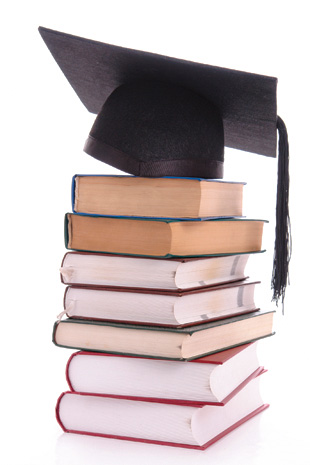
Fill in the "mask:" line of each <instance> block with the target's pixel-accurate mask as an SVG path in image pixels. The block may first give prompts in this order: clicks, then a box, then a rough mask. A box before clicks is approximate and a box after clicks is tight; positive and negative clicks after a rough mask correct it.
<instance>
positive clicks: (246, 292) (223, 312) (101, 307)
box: [59, 280, 258, 327]
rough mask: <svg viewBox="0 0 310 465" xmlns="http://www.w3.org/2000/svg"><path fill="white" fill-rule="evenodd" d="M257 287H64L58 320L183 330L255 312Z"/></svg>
mask: <svg viewBox="0 0 310 465" xmlns="http://www.w3.org/2000/svg"><path fill="white" fill-rule="evenodd" d="M257 284H258V282H252V281H249V280H245V281H238V282H235V283H231V284H225V285H221V286H215V287H207V288H206V287H201V288H199V289H194V290H187V291H182V292H178V291H167V290H164V289H162V290H158V289H156V290H154V289H152V290H146V289H143V290H136V289H130V288H123V289H119V288H115V289H113V288H111V287H110V288H106V289H104V288H86V287H79V286H67V287H66V290H65V295H64V311H63V312H62V313H61V314H60V315H59V317H62V316H63V315H64V314H66V315H67V316H68V317H71V318H83V319H85V318H86V319H91V320H104V321H122V322H123V323H125V322H126V323H136V324H139V323H142V324H151V325H153V324H155V325H163V326H172V327H182V326H187V325H191V324H198V323H202V322H205V321H211V320H217V319H220V318H227V317H229V316H234V315H240V314H242V313H248V312H252V311H254V310H257V307H256V305H255V302H254V291H255V287H256V285H257Z"/></svg>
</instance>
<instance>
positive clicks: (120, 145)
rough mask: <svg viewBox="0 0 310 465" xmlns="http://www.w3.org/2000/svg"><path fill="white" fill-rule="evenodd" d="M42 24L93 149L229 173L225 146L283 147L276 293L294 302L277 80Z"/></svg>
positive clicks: (137, 168) (173, 172) (146, 165)
mask: <svg viewBox="0 0 310 465" xmlns="http://www.w3.org/2000/svg"><path fill="white" fill-rule="evenodd" d="M39 32H40V34H41V36H42V38H43V40H44V42H45V43H46V45H47V47H48V48H49V50H50V52H51V53H52V55H53V57H54V58H55V60H56V62H57V63H58V65H59V67H60V68H61V70H62V72H63V73H64V75H65V76H66V78H67V79H68V81H69V83H70V84H71V86H72V87H73V89H74V90H75V92H76V94H77V95H78V97H79V98H80V100H81V101H82V103H83V104H84V105H85V107H86V108H87V110H88V111H90V112H92V113H95V114H97V117H96V119H95V122H94V124H93V127H92V128H91V130H90V133H89V136H88V138H87V140H86V143H85V147H84V150H85V152H86V153H88V154H89V155H91V156H93V157H95V158H96V159H98V160H100V161H103V162H105V163H108V164H110V165H112V166H114V167H116V168H118V169H120V170H122V171H125V172H127V173H130V174H134V175H136V176H184V177H201V178H207V179H208V178H209V179H210V178H217V179H220V178H222V177H223V162H224V146H227V147H232V148H235V149H239V150H244V151H247V152H252V153H257V154H261V155H265V156H268V157H276V156H277V140H278V186H277V206H276V239H275V251H274V269H273V276H272V288H273V300H275V301H276V302H277V303H278V300H279V298H280V297H282V303H283V301H284V296H285V289H286V285H287V281H288V265H289V260H290V249H291V243H290V220H289V209H288V198H289V173H288V165H289V148H288V137H287V131H286V127H285V124H284V122H283V121H282V119H281V118H280V117H279V116H277V104H276V87H277V79H276V78H274V77H270V76H262V75H258V74H253V73H246V72H242V71H236V70H231V69H226V68H220V67H215V66H210V65H205V64H200V63H194V62H190V61H185V60H180V59H176V58H171V57H166V56H162V55H158V54H153V53H147V52H144V51H139V50H132V49H127V48H123V47H118V46H114V45H110V44H105V43H101V42H97V41H93V40H89V39H84V38H81V37H77V36H73V35H70V34H65V33H62V32H58V31H54V30H50V29H46V28H43V27H40V28H39Z"/></svg>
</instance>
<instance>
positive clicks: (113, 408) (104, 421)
mask: <svg viewBox="0 0 310 465" xmlns="http://www.w3.org/2000/svg"><path fill="white" fill-rule="evenodd" d="M259 381H260V376H257V377H256V378H255V379H252V380H251V381H250V382H249V383H248V384H247V385H246V386H245V387H244V388H243V389H241V390H240V391H239V392H238V393H237V394H236V395H235V396H233V397H232V398H231V399H230V400H229V402H227V403H226V404H225V405H224V406H217V405H205V406H204V407H201V406H199V405H197V406H194V405H191V406H188V405H187V406H185V405H175V404H163V403H155V402H147V401H136V400H130V399H116V398H113V397H105V396H102V395H96V394H88V393H81V392H80V393H75V392H64V393H62V394H61V396H60V397H59V399H58V402H57V405H56V417H57V420H58V422H59V424H60V426H61V427H62V429H63V430H64V431H65V432H68V433H77V434H86V435H91V436H101V437H108V438H114V439H126V440H131V441H142V442H148V443H155V444H162V445H167V446H175V447H177V446H178V447H187V448H193V449H200V450H203V449H206V448H207V447H208V446H210V445H211V444H213V443H214V442H215V441H217V440H218V439H220V438H222V437H223V436H225V435H226V434H228V433H229V432H230V431H232V430H233V429H235V428H237V427H238V426H239V425H241V424H242V423H244V422H245V421H247V420H249V419H250V418H252V417H253V416H255V415H256V414H258V413H260V412H261V411H263V410H264V409H266V408H267V407H268V405H267V404H264V403H263V401H262V398H261V395H260V392H259Z"/></svg>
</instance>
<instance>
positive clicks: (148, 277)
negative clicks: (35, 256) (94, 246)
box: [60, 252, 249, 291]
mask: <svg viewBox="0 0 310 465" xmlns="http://www.w3.org/2000/svg"><path fill="white" fill-rule="evenodd" d="M248 259H249V255H248V254H241V255H225V256H224V255H223V256H220V257H197V258H169V259H162V258H156V257H152V258H145V257H130V256H125V255H110V254H103V253H87V252H67V253H66V254H65V256H64V257H63V260H62V264H61V268H60V275H61V280H62V282H63V283H64V284H70V285H79V286H86V287H89V286H95V287H100V286H105V287H106V286H111V287H131V288H137V289H145V288H146V289H167V290H169V289H171V290H176V291H177V290H180V291H181V290H185V289H194V288H199V287H202V286H214V285H217V284H223V283H228V282H232V281H238V280H241V279H244V278H245V277H246V275H245V267H246V264H247V262H248Z"/></svg>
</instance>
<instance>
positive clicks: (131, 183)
mask: <svg viewBox="0 0 310 465" xmlns="http://www.w3.org/2000/svg"><path fill="white" fill-rule="evenodd" d="M243 186H244V183H233V182H224V181H214V180H206V179H198V178H197V179H195V178H173V177H172V178H168V177H162V178H143V177H136V176H103V175H92V176H91V175H76V176H74V177H73V181H72V210H73V212H75V213H90V214H95V215H108V216H136V217H157V218H204V217H222V216H242V196H243Z"/></svg>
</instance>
